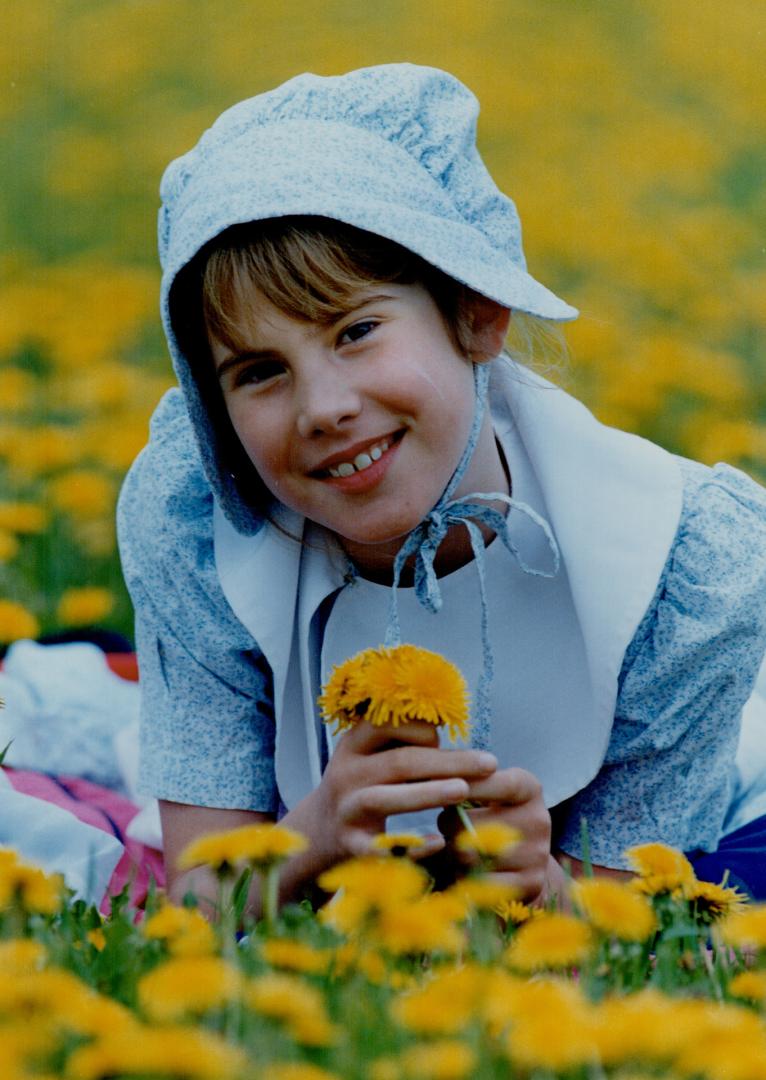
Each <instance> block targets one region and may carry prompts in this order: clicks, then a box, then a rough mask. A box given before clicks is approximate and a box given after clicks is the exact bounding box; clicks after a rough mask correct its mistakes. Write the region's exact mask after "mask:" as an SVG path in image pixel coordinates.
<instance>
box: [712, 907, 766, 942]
mask: <svg viewBox="0 0 766 1080" xmlns="http://www.w3.org/2000/svg"><path fill="white" fill-rule="evenodd" d="M720 931H721V938H722V940H723V941H724V943H725V944H726V945H732V946H733V947H734V948H735V949H754V950H759V949H766V904H751V905H749V906H748V907H746V908H745V909H744V910H743V911H740V912H737V913H735V914H733V915H730V916H729V917H728V918H727V919H724V921H723V922H722V923H721V924H720Z"/></svg>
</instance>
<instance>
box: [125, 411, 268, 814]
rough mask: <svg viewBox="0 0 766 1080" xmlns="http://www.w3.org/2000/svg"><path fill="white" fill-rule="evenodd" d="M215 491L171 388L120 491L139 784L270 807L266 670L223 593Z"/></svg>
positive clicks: (155, 791)
mask: <svg viewBox="0 0 766 1080" xmlns="http://www.w3.org/2000/svg"><path fill="white" fill-rule="evenodd" d="M212 515H213V496H212V493H211V491H210V488H209V486H208V484H207V481H206V479H205V476H204V473H203V471H202V468H201V465H200V463H199V458H198V454H197V451H196V446H195V443H194V439H193V436H192V432H191V429H190V426H189V422H188V420H187V418H186V411H185V408H184V406H183V402H182V400H181V398H180V393H179V392H178V391H170V392H169V394H167V395H166V396H165V398H164V399H163V401H162V402H161V403H160V405H159V407H158V409H157V411H156V413H155V416H154V418H153V420H152V433H151V439H150V443H149V445H148V446H147V447H146V449H145V450H144V451H143V452H142V454H141V455H140V456H139V458H138V459H137V460H136V462H135V464H134V465H133V467H132V468H131V470H130V472H129V473H128V476H127V478H126V480H125V484H124V486H123V489H122V492H121V494H120V500H119V506H118V535H119V543H120V555H121V558H122V565H123V573H124V575H125V580H126V582H127V586H128V589H129V591H130V594H131V598H132V600H133V605H134V608H135V612H136V650H137V653H138V662H139V670H140V674H141V690H142V704H141V754H140V761H141V767H140V785H141V787H142V789H143V790H144V791H146V792H147V793H149V794H151V795H154V796H156V797H158V798H160V799H168V800H172V801H174V802H181V803H188V804H194V805H199V806H210V807H220V808H228V809H247V810H258V811H262V812H266V813H273V812H275V811H276V810H277V808H278V805H279V800H278V796H277V789H276V781H275V776H274V719H273V708H272V689H271V674H270V671H269V668H268V665H267V664H266V662H265V660H264V658H263V656H262V654H261V653H260V651H259V649H258V647H257V644H256V642H255V641H254V640H253V638H252V636H251V635H250V634H249V633H248V631H247V630H246V629H245V628H244V627H243V626H242V624H241V623H240V622H239V620H238V619H237V618H236V616H235V615H234V613H233V612H232V611H231V608H230V607H229V605H228V604H227V602H226V599H225V597H224V595H223V593H222V591H221V588H220V585H219V582H218V576H217V573H216V569H215V562H214V553H213V528H212V520H213V517H212Z"/></svg>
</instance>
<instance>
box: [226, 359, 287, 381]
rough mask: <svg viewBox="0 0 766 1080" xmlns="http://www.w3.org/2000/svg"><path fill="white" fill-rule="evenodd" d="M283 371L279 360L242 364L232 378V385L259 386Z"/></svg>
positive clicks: (283, 368) (283, 367)
mask: <svg viewBox="0 0 766 1080" xmlns="http://www.w3.org/2000/svg"><path fill="white" fill-rule="evenodd" d="M284 370H285V366H284V364H283V363H282V362H281V360H258V361H257V362H255V363H252V364H243V365H242V367H241V368H240V369H239V371H237V373H236V375H235V377H234V385H235V386H248V385H249V386H261V385H262V384H263V383H266V382H268V381H269V380H270V379H275V378H276V377H277V375H281V374H282V372H283V371H284Z"/></svg>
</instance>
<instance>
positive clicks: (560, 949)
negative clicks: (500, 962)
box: [505, 912, 591, 971]
mask: <svg viewBox="0 0 766 1080" xmlns="http://www.w3.org/2000/svg"><path fill="white" fill-rule="evenodd" d="M590 948H591V932H590V930H589V928H588V927H587V926H586V924H585V923H584V922H581V921H580V919H576V918H574V916H572V915H560V914H558V913H555V912H554V913H550V914H549V913H544V914H542V915H541V916H540V917H539V918H537V919H532V920H531V921H530V922H527V923H524V925H523V926H520V927H519V929H518V931H517V933H516V935H515V937H514V938H513V941H512V942H511V944H510V945H509V947H508V949H507V950H506V953H505V956H506V960H507V961H508V963H509V964H510V965H511V967H513V968H516V969H518V970H519V971H541V970H544V969H547V968H569V967H574V966H575V965H576V964H579V963H581V962H582V961H583V960H584V959H585V958H586V957H587V955H588V953H589V951H590Z"/></svg>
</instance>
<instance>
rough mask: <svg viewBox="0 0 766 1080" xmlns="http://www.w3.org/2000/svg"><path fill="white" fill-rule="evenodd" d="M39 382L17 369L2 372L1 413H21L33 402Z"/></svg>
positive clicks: (9, 368) (0, 387)
mask: <svg viewBox="0 0 766 1080" xmlns="http://www.w3.org/2000/svg"><path fill="white" fill-rule="evenodd" d="M38 385H39V384H38V380H37V379H36V378H35V377H34V376H33V375H30V374H29V372H27V371H22V370H21V368H17V367H6V368H3V369H2V370H0V411H1V412H4V413H11V412H19V411H21V410H22V409H25V408H27V407H28V406H29V405H30V404H31V403H32V401H33V399H34V396H35V390H36V389H37V386H38Z"/></svg>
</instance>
